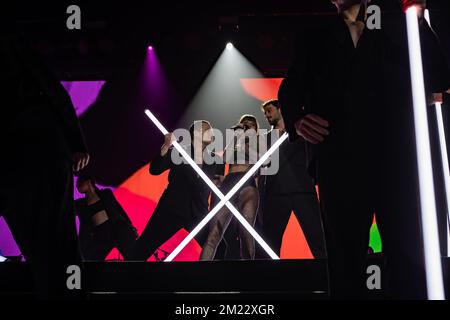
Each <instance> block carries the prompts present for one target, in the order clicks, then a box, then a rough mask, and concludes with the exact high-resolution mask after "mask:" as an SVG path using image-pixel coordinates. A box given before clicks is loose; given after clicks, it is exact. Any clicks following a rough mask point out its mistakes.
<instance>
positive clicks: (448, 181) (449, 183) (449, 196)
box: [425, 9, 450, 257]
mask: <svg viewBox="0 0 450 320" xmlns="http://www.w3.org/2000/svg"><path fill="white" fill-rule="evenodd" d="M425 19H427V21H428V23H429V24H430V26H431V19H430V12H429V11H428V9H427V10H425ZM436 120H437V125H438V135H439V145H440V147H441V158H442V159H441V160H442V170H443V174H444V183H445V198H446V201H447V223H446V224H447V257H448V256H450V218H449V217H450V169H449V168H450V167H449V163H448V151H447V140H446V138H445V126H444V117H443V116H442V104H441V103H440V102H438V103H436Z"/></svg>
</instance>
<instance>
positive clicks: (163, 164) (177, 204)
mask: <svg viewBox="0 0 450 320" xmlns="http://www.w3.org/2000/svg"><path fill="white" fill-rule="evenodd" d="M173 152H177V151H176V150H175V149H173V148H172V149H171V150H170V151H169V152H168V153H167V154H166V155H165V156H164V157H162V156H161V155H159V154H158V156H157V157H156V158H155V159H154V160H153V161H152V162H151V164H150V173H151V174H152V175H159V174H161V173H163V172H164V171H166V170H170V172H169V178H168V180H169V184H168V186H167V187H166V190H165V191H164V193H163V195H162V196H161V199H160V200H159V203H158V206H159V207H160V206H165V207H166V208H168V209H169V210H170V211H171V212H172V213H174V214H175V215H176V216H177V217H178V218H180V219H182V220H183V221H185V222H186V223H187V224H189V223H192V222H193V221H198V219H201V218H203V217H204V216H205V215H206V214H207V213H208V208H209V203H208V200H209V195H210V193H211V190H210V189H209V187H208V185H207V184H206V183H205V182H204V181H203V180H202V178H200V177H199V176H198V175H197V173H196V172H195V171H194V169H192V167H191V166H190V165H189V164H184V163H183V164H179V165H178V164H174V163H173V161H172V153H173ZM201 168H202V170H203V172H205V174H206V175H207V176H208V177H209V178H210V179H213V178H214V175H223V172H224V165H217V164H213V165H206V164H204V165H203V166H202V167H201Z"/></svg>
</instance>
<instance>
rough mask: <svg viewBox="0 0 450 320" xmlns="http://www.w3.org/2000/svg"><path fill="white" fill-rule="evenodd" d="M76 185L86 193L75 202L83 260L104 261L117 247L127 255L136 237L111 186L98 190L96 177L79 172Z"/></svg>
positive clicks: (125, 257) (125, 256) (123, 254)
mask: <svg viewBox="0 0 450 320" xmlns="http://www.w3.org/2000/svg"><path fill="white" fill-rule="evenodd" d="M77 189H78V191H79V192H80V193H82V194H84V195H85V197H84V198H82V199H78V200H77V201H76V202H75V209H76V212H77V214H78V217H79V219H80V232H79V239H80V246H81V253H82V255H83V258H84V259H85V260H91V261H103V260H105V258H106V256H107V254H108V253H109V252H110V251H111V250H112V249H113V248H117V249H118V250H119V252H120V253H121V254H122V256H123V257H124V259H127V258H128V256H129V254H130V252H131V249H132V248H133V246H134V243H135V241H136V238H137V232H136V229H135V228H134V227H133V224H132V223H131V221H130V219H129V217H128V215H127V214H126V212H125V211H124V210H123V208H122V206H121V205H120V203H119V202H118V201H117V200H116V198H115V197H114V194H113V193H112V191H111V190H110V189H103V190H99V189H98V188H97V187H96V185H95V180H94V179H93V178H92V177H89V176H81V177H79V178H78V180H77Z"/></svg>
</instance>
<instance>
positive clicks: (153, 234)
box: [129, 199, 207, 261]
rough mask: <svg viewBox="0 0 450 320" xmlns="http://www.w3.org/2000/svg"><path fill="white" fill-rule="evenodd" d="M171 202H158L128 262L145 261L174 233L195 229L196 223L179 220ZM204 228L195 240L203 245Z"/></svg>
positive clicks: (205, 234)
mask: <svg viewBox="0 0 450 320" xmlns="http://www.w3.org/2000/svg"><path fill="white" fill-rule="evenodd" d="M175 201H176V199H173V201H167V199H165V201H160V202H159V203H158V205H157V206H156V208H155V211H154V212H153V215H152V216H151V218H150V221H149V222H148V223H147V226H146V227H145V229H144V231H143V232H142V234H141V236H140V237H139V238H138V239H137V240H136V243H135V245H134V248H133V249H132V252H131V255H130V257H129V260H135V261H146V260H147V259H148V258H149V257H150V256H151V255H152V254H153V253H154V252H155V251H156V250H157V249H158V248H159V247H160V246H161V245H163V244H164V243H165V242H166V241H167V240H169V239H170V238H171V237H172V236H173V235H174V234H175V233H176V232H178V231H179V230H180V229H182V228H184V229H186V230H187V231H191V228H193V227H195V226H196V225H197V223H200V220H198V221H187V220H186V219H184V218H181V217H180V215H179V214H177V213H176V212H175V211H174V210H173V207H172V205H170V204H171V203H174V202H175ZM205 215H206V214H205ZM206 230H207V228H206V227H205V228H204V229H203V230H202V231H201V232H200V233H199V234H198V235H197V236H196V237H195V240H197V242H198V243H199V244H200V246H202V245H203V242H204V241H205V238H206V236H207V233H205V231H206Z"/></svg>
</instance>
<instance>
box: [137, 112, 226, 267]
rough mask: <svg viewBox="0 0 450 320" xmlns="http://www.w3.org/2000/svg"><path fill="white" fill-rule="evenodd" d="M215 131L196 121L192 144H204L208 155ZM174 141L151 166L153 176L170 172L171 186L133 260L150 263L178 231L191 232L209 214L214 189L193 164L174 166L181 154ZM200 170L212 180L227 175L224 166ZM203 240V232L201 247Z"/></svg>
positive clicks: (167, 140)
mask: <svg viewBox="0 0 450 320" xmlns="http://www.w3.org/2000/svg"><path fill="white" fill-rule="evenodd" d="M199 124H201V125H199ZM211 128H212V127H211V124H210V123H209V122H207V121H204V120H200V121H196V123H194V124H193V125H192V126H191V130H190V132H191V140H193V141H194V142H195V141H200V144H201V147H202V151H207V150H206V147H207V146H208V145H209V144H210V143H211V142H212V139H213V135H212V130H210V129H211ZM174 139H175V138H174V136H173V134H171V133H169V134H167V135H166V136H165V141H164V144H163V146H162V147H161V152H160V154H159V155H158V156H157V157H156V159H154V160H153V162H152V163H151V164H150V173H151V174H152V175H159V174H161V173H163V172H165V171H166V170H170V172H169V185H168V186H167V188H166V190H165V191H164V193H163V195H162V196H161V199H159V202H158V205H157V206H156V208H155V211H154V212H153V215H152V217H151V218H150V221H149V222H148V224H147V226H146V227H145V230H144V232H143V233H142V235H141V236H140V237H139V239H138V240H137V241H136V245H135V247H134V249H133V250H132V254H131V257H130V259H131V260H147V259H148V257H149V256H150V255H151V254H153V253H154V252H155V251H156V249H158V248H159V247H160V246H161V245H162V244H164V242H166V241H167V240H169V239H170V237H172V236H173V235H174V234H175V233H176V232H177V231H179V230H180V229H182V228H184V229H186V230H188V231H190V230H191V229H193V228H194V227H195V226H197V224H198V223H200V221H201V219H202V218H204V217H205V216H206V215H207V214H208V210H209V204H208V199H209V196H210V193H211V192H210V189H209V187H208V186H207V185H206V183H205V182H204V181H203V180H202V179H201V178H200V177H199V176H198V175H197V173H196V172H195V171H194V169H192V167H191V166H190V165H189V164H185V163H182V164H179V165H176V164H174V163H173V161H172V153H173V152H177V151H176V150H175V149H173V148H171V145H172V142H173V141H174ZM194 145H195V143H193V144H192V145H188V146H185V147H186V148H187V149H189V148H190V149H193V146H194ZM188 153H189V152H188ZM196 162H197V161H196ZM200 166H201V168H202V170H203V171H204V172H205V174H206V175H207V176H208V177H210V178H211V179H214V177H215V176H216V175H223V166H221V165H215V164H213V165H208V164H205V163H202V164H200ZM203 237H204V233H202V232H200V233H199V234H198V235H197V237H196V240H197V242H198V243H199V244H200V246H202V245H203Z"/></svg>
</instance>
